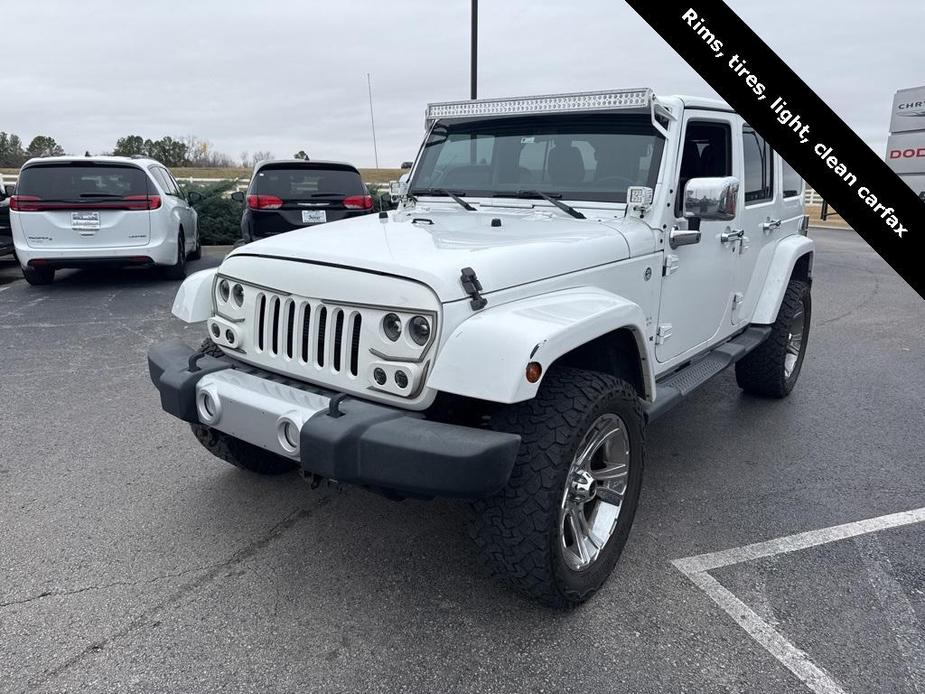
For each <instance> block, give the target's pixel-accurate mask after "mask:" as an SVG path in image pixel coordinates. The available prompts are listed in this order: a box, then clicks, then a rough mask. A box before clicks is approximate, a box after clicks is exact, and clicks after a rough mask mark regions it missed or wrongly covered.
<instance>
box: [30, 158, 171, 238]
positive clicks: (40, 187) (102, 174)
mask: <svg viewBox="0 0 925 694" xmlns="http://www.w3.org/2000/svg"><path fill="white" fill-rule="evenodd" d="M160 204H161V200H160V196H159V194H158V191H157V190H156V188H155V187H154V184H153V182H152V181H151V180H150V179H149V178H148V175H147V174H146V173H145V172H144V171H143V170H142V169H141V168H140V167H138V166H134V165H132V164H121V163H111V162H94V161H86V160H75V161H70V162H67V161H63V162H62V161H55V162H48V163H36V164H31V165H29V166H26V167H25V168H23V170H22V171H21V173H20V178H19V183H18V184H17V188H16V196H15V198H14V203H13V208H14V212H13V214H15V215H16V219H17V221H18V222H19V225H20V227H19V228H20V229H22V233H23V237H24V238H25V241H26V244H28V245H29V246H30V247H33V248H55V249H86V248H124V247H131V246H143V245H145V244H146V243H148V240H149V238H150V235H151V220H150V211H149V210H150V209H152V208H156V207H159V206H160Z"/></svg>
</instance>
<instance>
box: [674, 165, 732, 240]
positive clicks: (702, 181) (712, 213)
mask: <svg viewBox="0 0 925 694" xmlns="http://www.w3.org/2000/svg"><path fill="white" fill-rule="evenodd" d="M738 205H739V179H738V178H736V177H735V176H726V177H722V178H692V179H691V180H689V181H688V182H687V185H686V186H685V187H684V217H685V219H687V220H688V228H689V229H691V230H693V231H699V230H700V222H701V221H709V222H714V221H715V222H729V221H732V220H733V219H735V218H736V214H737V213H738Z"/></svg>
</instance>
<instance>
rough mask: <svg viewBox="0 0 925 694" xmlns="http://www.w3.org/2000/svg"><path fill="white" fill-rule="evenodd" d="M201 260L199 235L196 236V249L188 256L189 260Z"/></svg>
mask: <svg viewBox="0 0 925 694" xmlns="http://www.w3.org/2000/svg"><path fill="white" fill-rule="evenodd" d="M201 258H202V239H200V238H199V234H196V247H195V248H194V249H193V251H192V252H191V253H190V254H189V259H190V260H200V259H201Z"/></svg>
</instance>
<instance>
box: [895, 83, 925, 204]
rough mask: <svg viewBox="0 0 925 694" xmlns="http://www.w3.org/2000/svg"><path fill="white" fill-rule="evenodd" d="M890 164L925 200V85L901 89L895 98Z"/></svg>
mask: <svg viewBox="0 0 925 694" xmlns="http://www.w3.org/2000/svg"><path fill="white" fill-rule="evenodd" d="M886 163H887V164H888V165H889V167H890V168H891V169H893V171H895V172H896V173H897V174H899V176H900V178H902V179H903V180H904V181H905V182H906V183H907V184H908V185H909V187H910V188H912V190H914V191H915V192H916V193H917V194H918V196H919V197H920V198H921V199H922V200H925V87H916V88H915V89H901V90H899V91H898V92H896V96H894V97H893V116H892V118H891V119H890V139H889V140H888V141H887V145H886Z"/></svg>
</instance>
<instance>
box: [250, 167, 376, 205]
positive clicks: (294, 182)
mask: <svg viewBox="0 0 925 694" xmlns="http://www.w3.org/2000/svg"><path fill="white" fill-rule="evenodd" d="M251 193H252V194H254V195H275V196H276V197H278V198H281V199H282V200H305V199H309V198H315V197H326V196H348V195H365V194H366V187H365V186H364V185H363V179H361V178H360V174H359V173H357V171H356V170H354V169H333V168H326V169H325V168H307V167H306V168H302V167H290V168H283V167H279V168H277V167H270V166H267V167H264V168H262V169H260V170H259V171H258V172H257V175H256V176H255V177H254V182H253V184H252V189H251Z"/></svg>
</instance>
